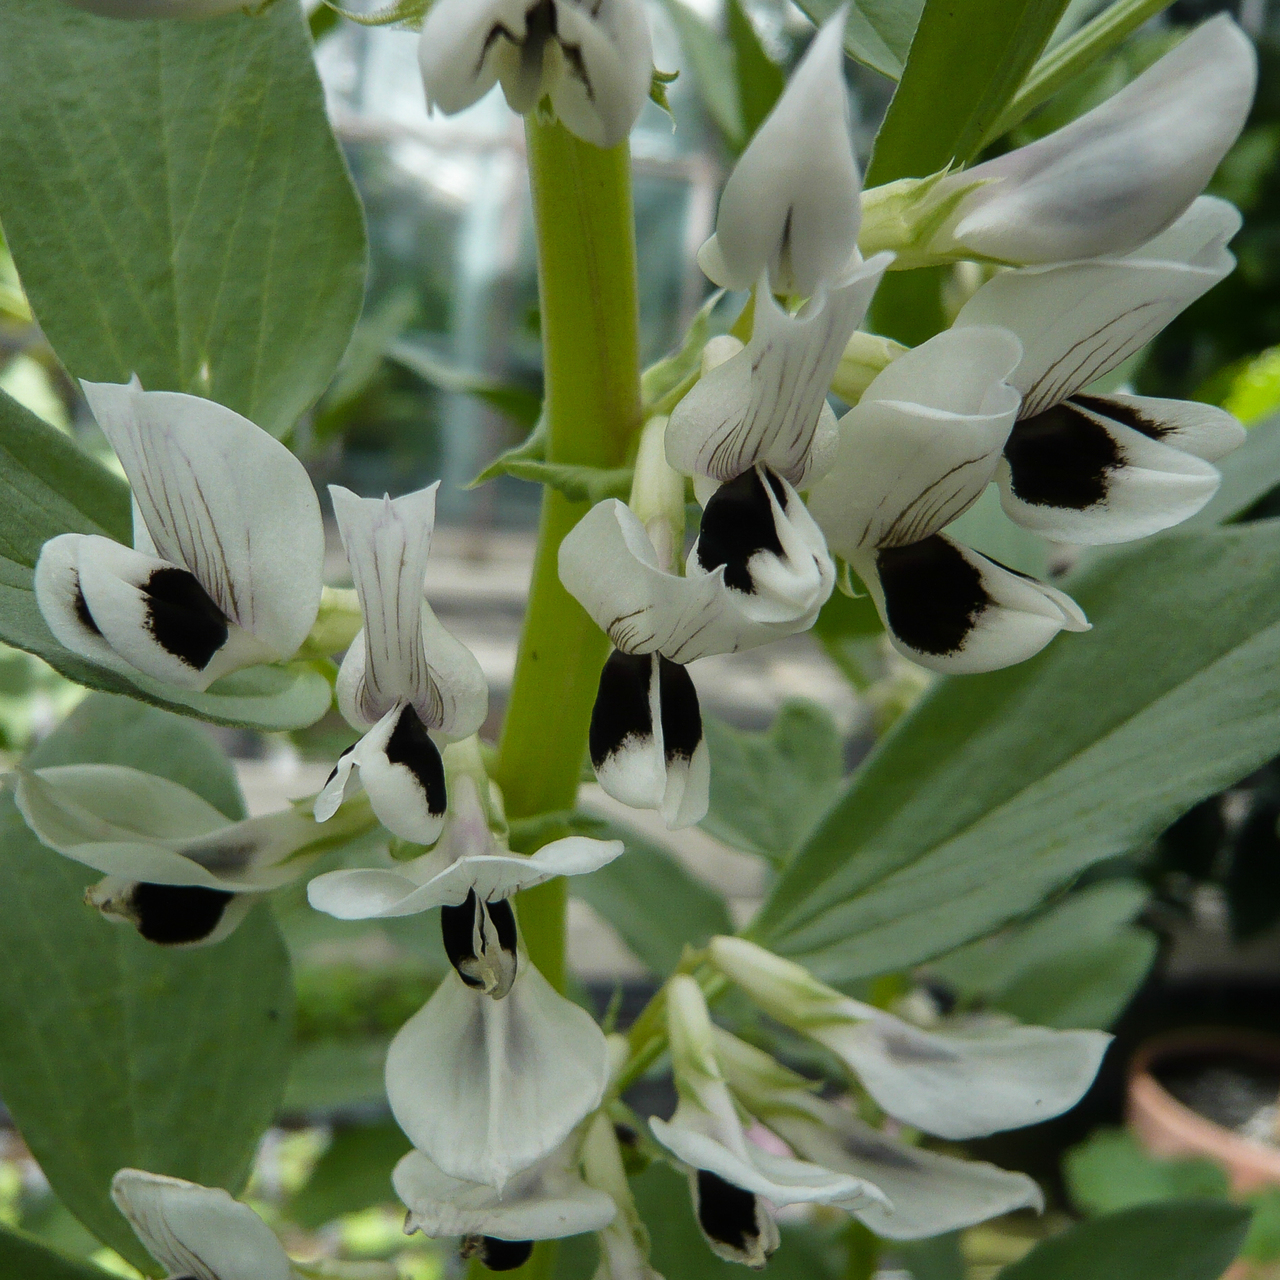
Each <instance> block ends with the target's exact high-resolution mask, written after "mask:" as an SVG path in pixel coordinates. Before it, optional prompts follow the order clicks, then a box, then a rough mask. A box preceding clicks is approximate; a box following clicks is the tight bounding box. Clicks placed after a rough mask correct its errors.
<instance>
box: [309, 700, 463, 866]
mask: <svg viewBox="0 0 1280 1280" xmlns="http://www.w3.org/2000/svg"><path fill="white" fill-rule="evenodd" d="M350 759H351V764H352V765H353V766H354V767H355V768H357V769H358V770H359V771H360V782H361V784H362V785H363V787H364V789H365V792H366V794H367V795H368V797H369V803H370V804H371V805H372V806H373V811H374V813H375V814H376V815H377V818H378V821H379V822H381V823H382V825H383V826H384V827H386V829H387V830H388V831H390V832H391V833H392V834H393V835H397V836H399V837H400V838H401V839H402V840H410V841H412V842H413V843H415V844H434V843H435V842H436V841H437V840H438V839H439V838H440V832H441V831H442V830H443V828H444V817H445V807H446V795H445V779H444V765H443V763H442V762H441V760H440V752H439V750H438V749H437V747H436V745H435V743H434V742H432V741H431V738H430V736H429V735H428V733H427V731H426V728H425V727H424V726H423V723H422V721H421V720H419V719H418V714H417V712H416V711H414V709H413V708H412V707H411V706H408V705H406V704H403V703H402V704H400V705H398V706H394V707H392V708H391V710H390V711H388V712H387V713H386V715H384V716H383V717H382V719H381V720H379V721H378V723H377V724H375V725H374V726H373V728H372V729H370V730H369V732H368V733H366V734H365V735H364V737H363V738H361V739H360V741H359V742H357V743H356V745H355V746H354V747H353V748H352V749H351V757H350ZM339 768H340V769H341V768H342V762H339ZM337 781H338V779H334V782H335V783H336V782H337Z"/></svg>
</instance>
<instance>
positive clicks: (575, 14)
mask: <svg viewBox="0 0 1280 1280" xmlns="http://www.w3.org/2000/svg"><path fill="white" fill-rule="evenodd" d="M555 9H556V39H555V40H553V41H549V42H548V44H547V47H546V52H545V54H544V58H545V59H546V61H545V64H544V69H543V81H544V84H547V85H548V86H549V92H550V94H551V105H552V106H553V107H554V108H555V112H556V115H557V116H558V117H559V118H560V121H561V123H562V124H563V125H564V126H565V128H566V129H568V130H569V132H570V133H573V134H576V135H577V136H578V137H579V138H581V139H583V141H584V142H590V143H593V144H594V145H595V146H597V147H614V146H617V144H618V143H619V142H621V141H622V140H623V139H624V138H625V137H626V136H627V134H629V133H630V132H631V126H632V125H633V124H635V122H636V117H637V116H638V115H639V114H640V111H641V108H643V106H644V104H645V102H646V101H647V100H648V97H649V84H650V80H651V77H652V75H653V47H652V45H651V44H650V40H649V22H648V19H647V18H646V16H645V12H644V6H643V4H641V3H640V2H639V0H600V3H599V4H597V5H596V6H595V7H594V9H588V8H587V7H586V6H580V5H578V4H576V3H573V2H572V0H570V2H569V3H565V2H564V0H557V2H556V5H555Z"/></svg>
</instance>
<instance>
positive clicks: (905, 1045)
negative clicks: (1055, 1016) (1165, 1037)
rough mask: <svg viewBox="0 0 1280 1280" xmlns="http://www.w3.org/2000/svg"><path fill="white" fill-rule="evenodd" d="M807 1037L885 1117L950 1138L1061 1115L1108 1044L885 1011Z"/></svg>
mask: <svg viewBox="0 0 1280 1280" xmlns="http://www.w3.org/2000/svg"><path fill="white" fill-rule="evenodd" d="M866 1008H867V1009H868V1010H870V1006H866ZM810 1034H811V1035H813V1036H814V1038H815V1039H817V1040H819V1041H820V1042H821V1043H823V1044H824V1045H826V1047H827V1048H828V1049H830V1050H831V1051H832V1052H833V1053H835V1054H836V1055H837V1056H838V1057H839V1058H841V1059H842V1060H843V1061H844V1062H846V1063H847V1064H848V1066H849V1068H850V1069H851V1070H852V1071H853V1072H854V1073H855V1074H856V1075H857V1077H858V1079H859V1080H860V1081H861V1082H862V1085H863V1087H864V1088H865V1089H866V1090H867V1092H868V1093H870V1094H871V1096H872V1097H873V1098H874V1099H875V1100H876V1102H877V1103H878V1104H879V1105H880V1106H881V1107H883V1108H884V1110H885V1111H886V1112H888V1114H889V1115H891V1116H893V1117H894V1118H895V1119H897V1120H901V1121H903V1122H905V1123H906V1124H910V1125H914V1126H915V1127H916V1128H918V1129H923V1130H924V1131H925V1132H926V1133H932V1134H936V1135H937V1136H938V1137H941V1138H953V1139H960V1138H977V1137H982V1136H984V1135H986V1134H990V1133H998V1132H1000V1131H1001V1130H1004V1129H1020V1128H1023V1127H1024V1126H1026V1125H1029V1124H1038V1123H1039V1122H1040V1121H1042V1120H1048V1119H1051V1118H1052V1117H1053V1116H1056V1115H1061V1114H1062V1112H1064V1111H1066V1110H1068V1108H1070V1107H1073V1106H1075V1104H1076V1103H1077V1102H1079V1101H1080V1099H1081V1098H1082V1097H1083V1096H1084V1093H1085V1090H1086V1089H1088V1087H1089V1086H1090V1085H1091V1084H1092V1083H1093V1079H1094V1077H1095V1076H1096V1075H1097V1074H1098V1067H1099V1065H1100V1064H1101V1062H1102V1055H1103V1054H1104V1053H1105V1052H1106V1051H1107V1046H1108V1045H1109V1044H1110V1043H1111V1037H1110V1036H1109V1035H1107V1034H1106V1033H1105V1032H1102V1031H1053V1030H1050V1029H1049V1028H1048V1027H1026V1026H1021V1025H1019V1024H1017V1023H1013V1022H1011V1021H1007V1020H1004V1019H994V1018H993V1019H972V1020H970V1021H968V1022H957V1024H956V1025H955V1028H954V1029H953V1030H948V1031H945V1032H927V1031H921V1030H920V1029H919V1028H917V1027H914V1026H912V1025H911V1024H910V1023H909V1022H904V1021H903V1020H902V1019H901V1018H895V1017H893V1015H891V1014H887V1013H884V1012H883V1011H881V1010H874V1011H872V1012H871V1014H870V1016H869V1017H868V1020H867V1021H865V1022H854V1021H852V1020H850V1021H847V1022H843V1023H841V1022H833V1023H832V1024H831V1026H830V1027H829V1028H827V1029H825V1030H819V1031H811V1032H810Z"/></svg>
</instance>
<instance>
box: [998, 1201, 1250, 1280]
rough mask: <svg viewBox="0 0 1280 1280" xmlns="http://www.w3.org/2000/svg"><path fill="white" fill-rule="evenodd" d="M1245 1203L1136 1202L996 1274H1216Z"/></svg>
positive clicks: (1242, 1220) (1119, 1277) (1231, 1247)
mask: <svg viewBox="0 0 1280 1280" xmlns="http://www.w3.org/2000/svg"><path fill="white" fill-rule="evenodd" d="M1248 1228H1249V1210H1248V1209H1243V1208H1240V1207H1239V1206H1237V1205H1230V1204H1222V1203H1218V1202H1215V1201H1212V1200H1181V1201H1171V1202H1169V1203H1167V1204H1159V1205H1143V1206H1141V1207H1139V1208H1136V1209H1126V1210H1124V1211H1123V1212H1121V1213H1113V1214H1108V1215H1107V1216H1106V1217H1104V1218H1095V1219H1093V1220H1092V1221H1091V1222H1083V1223H1081V1224H1080V1225H1079V1226H1076V1227H1072V1228H1071V1230H1069V1231H1064V1232H1063V1233H1062V1234H1061V1235H1059V1236H1054V1237H1052V1238H1051V1239H1049V1240H1044V1241H1041V1243H1040V1244H1038V1245H1037V1246H1036V1247H1035V1248H1034V1249H1032V1251H1031V1252H1030V1253H1029V1254H1028V1255H1027V1256H1026V1257H1025V1258H1023V1259H1022V1261H1021V1262H1015V1263H1014V1264H1013V1265H1012V1266H1010V1267H1005V1269H1004V1270H1003V1271H1001V1272H1000V1280H1218V1278H1219V1277H1220V1276H1221V1275H1222V1273H1223V1272H1224V1271H1225V1270H1226V1269H1227V1267H1228V1266H1229V1265H1230V1264H1231V1262H1232V1260H1233V1259H1234V1258H1235V1256H1236V1253H1237V1251H1238V1250H1239V1248H1240V1246H1241V1244H1242V1243H1243V1242H1244V1237H1245V1233H1246V1232H1247V1230H1248Z"/></svg>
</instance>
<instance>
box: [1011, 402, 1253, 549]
mask: <svg viewBox="0 0 1280 1280" xmlns="http://www.w3.org/2000/svg"><path fill="white" fill-rule="evenodd" d="M1172 403H1177V402H1176V401H1174V402H1172ZM1095 408H1096V409H1097V410H1099V411H1098V412H1095ZM1123 412H1124V410H1123V408H1121V409H1119V410H1118V411H1117V410H1116V409H1115V407H1114V403H1113V402H1112V401H1110V400H1109V399H1108V398H1105V397H1093V396H1086V397H1079V398H1077V399H1072V400H1068V401H1066V402H1065V403H1063V404H1059V405H1055V406H1054V407H1053V408H1051V409H1047V410H1045V412H1043V413H1040V414H1037V415H1036V416H1035V417H1034V418H1028V419H1025V420H1024V421H1022V422H1019V423H1018V425H1017V426H1016V427H1014V429H1013V434H1012V435H1011V436H1010V437H1009V442H1008V444H1007V445H1006V446H1005V451H1004V458H1003V460H1002V461H1001V464H1000V469H999V472H998V473H997V478H998V479H999V481H1000V501H1001V503H1002V505H1003V506H1004V510H1005V514H1006V515H1008V516H1009V518H1010V519H1011V520H1015V521H1017V523H1018V524H1020V525H1022V526H1023V527H1024V528H1028V529H1033V530H1035V532H1037V533H1039V534H1042V535H1044V536H1045V537H1046V538H1052V539H1054V540H1056V541H1059V542H1076V543H1085V544H1089V545H1094V544H1099V543H1113V542H1129V541H1131V540H1132V539H1134V538H1145V537H1146V536H1147V535H1148V534H1152V533H1158V532H1159V531H1160V530H1162V529H1168V528H1171V527H1172V526H1173V525H1176V524H1180V523H1181V522H1182V521H1183V520H1187V519H1189V518H1190V517H1191V516H1193V515H1195V513H1196V512H1197V511H1199V510H1200V508H1201V507H1203V506H1204V505H1205V503H1206V502H1208V501H1209V499H1210V498H1212V497H1213V495H1214V494H1215V493H1216V492H1217V489H1218V485H1219V484H1220V483H1221V481H1222V477H1221V476H1220V475H1219V474H1218V471H1217V468H1216V467H1214V466H1213V465H1212V464H1210V463H1208V462H1205V461H1204V460H1203V459H1201V458H1197V457H1194V456H1192V455H1191V454H1190V453H1183V452H1181V451H1180V450H1178V449H1176V448H1173V447H1171V446H1170V445H1168V444H1164V443H1162V442H1161V441H1160V440H1158V439H1152V437H1151V435H1150V434H1148V433H1146V432H1144V431H1136V430H1134V429H1133V427H1129V426H1125V425H1124V423H1123V422H1122V421H1119V420H1118V419H1119V417H1120V415H1121V414H1122V413H1123ZM1135 420H1136V421H1139V422H1141V421H1142V419H1135ZM1144 425H1145V424H1144ZM1243 434H1244V433H1243V428H1242V429H1241V436H1242V437H1243Z"/></svg>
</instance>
